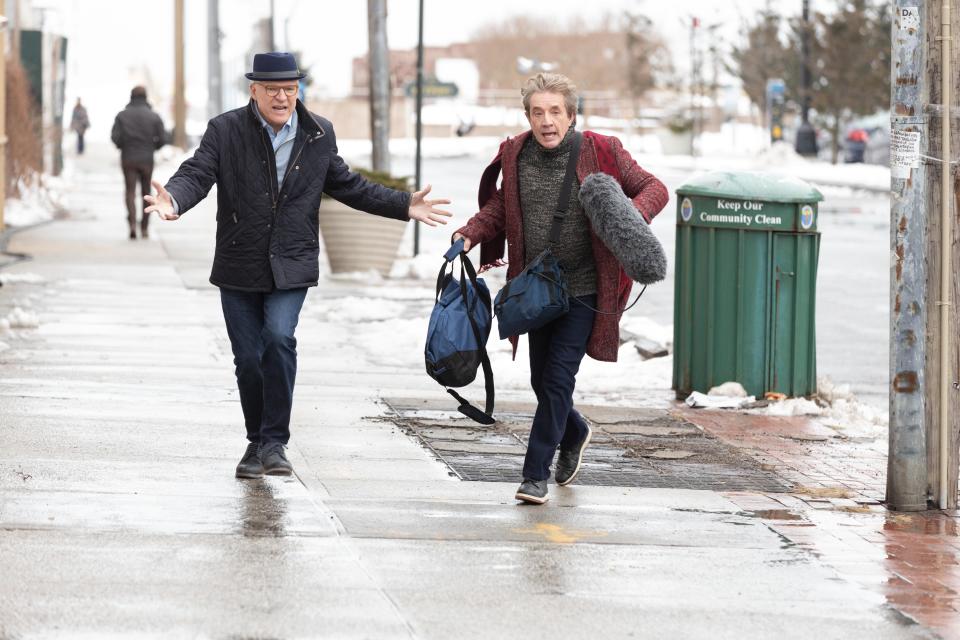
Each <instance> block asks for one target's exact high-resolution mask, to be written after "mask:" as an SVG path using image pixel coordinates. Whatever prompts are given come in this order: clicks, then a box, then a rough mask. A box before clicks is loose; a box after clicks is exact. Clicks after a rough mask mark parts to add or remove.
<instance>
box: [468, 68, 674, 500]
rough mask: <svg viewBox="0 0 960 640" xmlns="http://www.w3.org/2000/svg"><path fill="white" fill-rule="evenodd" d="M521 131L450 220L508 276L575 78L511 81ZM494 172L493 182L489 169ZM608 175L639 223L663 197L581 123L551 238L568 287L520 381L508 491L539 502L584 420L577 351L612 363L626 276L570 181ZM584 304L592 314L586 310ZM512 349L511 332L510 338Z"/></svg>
mask: <svg viewBox="0 0 960 640" xmlns="http://www.w3.org/2000/svg"><path fill="white" fill-rule="evenodd" d="M521 95H522V97H523V108H524V111H525V112H526V116H527V120H528V121H529V122H530V131H527V132H525V133H523V134H521V135H519V136H517V137H515V138H508V139H507V140H506V141H505V142H504V143H503V144H502V145H501V147H500V153H499V154H498V156H497V158H496V159H495V160H494V162H493V164H491V166H490V167H489V168H488V170H487V171H486V172H485V173H484V177H483V179H482V180H481V187H480V206H481V209H480V211H479V212H478V213H477V214H475V215H474V216H473V217H472V218H470V220H469V221H468V222H467V224H466V225H465V226H464V227H462V228H461V229H458V230H457V232H456V233H455V234H454V240H456V239H458V238H461V237H462V238H463V239H464V244H465V249H466V250H469V249H470V247H471V246H476V245H478V244H481V245H482V247H481V252H480V261H481V264H482V265H483V267H484V268H489V267H491V266H498V265H501V264H503V263H502V258H503V255H504V242H506V245H507V257H508V261H507V279H508V280H509V279H512V278H514V277H515V276H516V275H517V274H519V273H520V271H522V270H523V268H524V267H525V266H526V265H527V264H528V263H529V262H530V261H531V260H532V259H533V258H535V257H536V256H537V255H539V253H540V252H541V251H543V249H544V248H546V246H547V243H548V236H549V233H550V226H551V220H552V216H553V211H554V208H555V207H556V206H557V198H558V195H559V192H560V186H561V183H562V181H563V175H564V170H565V167H566V164H567V160H568V158H569V154H570V152H571V146H572V144H571V141H572V139H573V135H574V129H575V121H576V107H577V100H578V98H577V93H576V87H575V86H574V85H573V83H572V82H570V80H569V79H568V78H566V77H564V76H562V75H559V74H538V75H536V76H534V77H532V78H530V79H529V80H527V82H526V83H525V85H524V87H523V89H522V90H521ZM500 171H502V173H503V180H502V182H501V185H500V187H499V188H495V187H496V176H497V174H498V173H499V172H500ZM600 171H602V172H604V173H607V174H610V175H611V176H613V177H614V178H615V179H616V180H617V181H618V182H619V183H620V186H621V187H622V189H623V192H624V193H625V194H626V195H627V197H629V198H630V199H631V200H632V201H633V204H634V206H635V207H636V208H637V210H638V211H639V212H640V214H641V215H642V216H643V217H644V219H645V220H646V221H647V222H649V221H650V220H652V219H653V217H654V216H655V215H656V214H657V213H659V212H660V210H661V209H663V207H664V206H665V205H666V203H667V200H668V194H667V189H666V187H664V185H663V183H662V182H660V181H659V180H658V179H657V178H656V177H654V176H653V175H652V174H650V173H648V172H646V171H644V170H643V169H641V168H640V167H639V166H638V165H637V163H636V162H635V161H634V160H633V158H632V157H631V156H630V154H629V153H628V152H627V151H626V150H624V148H623V145H622V144H621V143H620V141H619V140H617V139H616V138H614V137H608V136H602V135H599V134H595V133H592V132H586V133H585V134H584V136H583V142H582V145H581V150H580V157H579V159H578V161H577V171H576V180H575V181H574V185H573V189H572V193H571V196H570V201H569V203H568V206H567V213H566V216H565V218H564V221H563V226H562V228H561V234H560V237H561V241H560V243H559V245H555V246H554V247H553V248H552V250H553V253H554V255H556V256H557V258H558V259H559V261H560V264H561V266H562V267H563V270H564V274H565V276H566V279H567V287H568V292H569V294H570V298H571V300H570V311H569V312H568V313H567V314H566V315H564V316H562V317H560V318H558V319H556V320H554V321H553V322H551V323H549V324H547V325H546V326H544V327H541V328H540V329H537V330H534V331H531V332H530V382H531V386H532V387H533V391H534V393H535V394H536V397H537V411H536V414H535V415H534V418H533V424H532V426H531V429H530V439H529V442H528V445H527V454H526V457H525V459H524V465H523V482H522V483H521V485H520V488H519V489H518V490H517V493H516V498H517V500H520V501H523V502H528V503H533V504H543V503H544V502H546V501H547V499H548V497H547V493H548V492H547V479H548V478H549V476H550V466H551V464H552V463H553V458H554V455H555V454H556V451H557V447H558V445H559V448H560V454H559V457H558V458H557V464H556V469H555V474H554V479H555V481H556V482H557V484H560V485H566V484H569V483H570V482H572V481H573V479H574V478H575V477H576V475H577V473H578V472H579V470H580V464H581V461H582V459H583V452H584V450H585V449H586V447H587V445H588V444H589V442H590V436H591V431H590V426H589V425H588V424H587V423H586V421H585V420H584V419H583V418H582V417H581V416H580V414H579V413H578V412H577V411H576V410H575V409H574V408H573V391H574V386H575V384H576V375H577V371H578V370H579V368H580V362H581V361H582V360H583V356H584V355H589V356H591V357H593V358H595V359H597V360H603V361H609V362H615V361H616V359H617V351H618V349H619V345H620V336H619V328H618V324H619V317H620V312H621V311H622V309H623V303H622V301H623V300H625V298H626V295H627V294H629V288H630V281H629V279H628V278H626V277H625V276H624V274H623V269H622V268H621V266H620V264H619V263H618V262H617V259H616V258H615V257H614V255H613V253H611V251H610V250H609V249H608V248H607V247H606V246H605V245H604V244H603V242H602V241H601V240H600V239H599V238H598V237H597V235H596V234H595V233H594V232H593V229H592V228H591V226H590V223H589V220H588V219H587V217H586V215H585V214H584V211H583V207H582V206H581V204H580V200H579V186H580V184H582V182H583V180H584V179H585V178H586V177H587V176H588V175H590V174H592V173H597V172H600ZM594 309H597V310H599V311H601V312H602V313H596V312H595V311H594ZM511 342H512V343H513V345H514V350H516V343H517V337H516V336H514V337H512V338H511Z"/></svg>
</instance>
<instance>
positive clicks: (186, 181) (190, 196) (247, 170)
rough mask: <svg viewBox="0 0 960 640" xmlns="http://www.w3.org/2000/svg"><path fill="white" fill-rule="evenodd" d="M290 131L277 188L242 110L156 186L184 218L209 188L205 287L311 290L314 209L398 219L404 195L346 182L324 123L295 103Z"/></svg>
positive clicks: (266, 152) (264, 146) (255, 122)
mask: <svg viewBox="0 0 960 640" xmlns="http://www.w3.org/2000/svg"><path fill="white" fill-rule="evenodd" d="M297 116H298V119H299V127H298V130H297V137H296V140H295V142H294V147H293V151H292V152H291V154H290V162H289V164H288V165H287V173H286V175H285V176H284V179H283V183H282V184H279V185H278V184H277V164H276V160H275V157H274V153H273V146H272V145H271V144H270V139H269V137H268V136H267V132H266V131H265V130H264V128H263V125H262V123H261V122H260V120H259V118H258V117H257V114H256V112H255V111H254V106H253V101H252V100H251V101H250V104H248V105H247V106H246V107H241V108H239V109H234V110H233V111H228V112H226V113H224V114H221V115H219V116H217V117H215V118H214V119H212V120H211V121H210V123H209V124H208V125H207V130H206V132H204V134H203V138H202V139H201V140H200V146H199V147H198V148H197V151H196V153H194V155H193V157H192V158H190V159H189V160H187V161H186V162H184V163H183V164H182V165H180V168H179V169H178V170H177V172H176V173H175V174H174V175H173V177H172V178H170V181H169V182H168V183H167V184H166V189H167V191H169V192H170V195H172V196H173V197H174V199H176V201H177V204H178V205H179V207H180V213H184V212H185V211H187V210H188V209H190V208H191V207H193V206H194V205H196V204H197V203H198V202H200V201H201V200H203V198H205V197H206V195H207V193H208V192H209V191H210V188H211V187H212V186H213V184H214V183H217V185H218V187H217V247H216V253H215V254H214V259H213V271H212V273H211V274H210V282H211V283H213V284H215V285H217V286H218V287H224V288H226V289H236V290H240V291H271V290H273V289H274V288H277V289H295V288H298V287H310V286H314V285H316V284H317V280H318V279H319V275H320V271H319V264H318V256H319V252H320V249H319V245H318V240H319V225H318V215H319V207H320V200H321V198H322V196H323V194H324V193H327V194H328V195H330V196H332V197H334V198H336V199H337V200H339V201H341V202H343V203H344V204H346V205H348V206H350V207H353V208H354V209H360V210H361V211H366V212H368V213H373V214H376V215H379V216H384V217H387V218H395V219H397V220H406V219H407V210H408V208H409V206H410V194H409V193H405V192H402V191H395V190H393V189H388V188H386V187H384V186H382V185H379V184H375V183H372V182H369V181H367V180H366V179H364V178H363V177H362V176H360V175H359V174H356V173H353V172H352V171H350V169H349V167H347V165H346V163H345V162H344V161H343V159H342V158H341V157H340V156H339V155H338V154H337V141H336V136H335V135H334V132H333V126H332V125H331V124H330V122H329V121H328V120H326V119H324V118H321V117H320V116H316V115H314V114H312V113H310V112H309V111H307V109H306V108H305V107H304V106H303V104H301V103H300V102H299V101H297Z"/></svg>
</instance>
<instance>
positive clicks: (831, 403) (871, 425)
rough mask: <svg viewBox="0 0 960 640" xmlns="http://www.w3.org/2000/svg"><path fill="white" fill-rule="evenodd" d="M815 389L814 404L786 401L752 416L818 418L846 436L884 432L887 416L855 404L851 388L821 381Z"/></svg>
mask: <svg viewBox="0 0 960 640" xmlns="http://www.w3.org/2000/svg"><path fill="white" fill-rule="evenodd" d="M817 387H818V389H819V391H818V393H817V396H816V400H817V401H816V402H815V401H814V400H808V399H806V398H789V399H786V400H782V401H780V402H771V403H770V404H769V405H768V406H766V407H764V408H763V409H759V410H756V411H751V413H759V414H762V415H768V416H817V419H818V421H819V422H820V423H822V424H824V425H826V426H828V427H831V428H833V429H837V430H840V431H842V432H843V433H844V434H846V435H853V434H861V435H871V436H877V435H881V434H880V433H879V432H880V431H882V430H885V429H886V427H887V424H888V422H889V417H888V415H887V414H886V413H885V412H882V411H878V410H877V409H875V408H873V407H871V406H870V405H867V404H864V403H862V402H860V401H859V400H857V398H856V396H855V395H854V394H853V393H851V391H850V385H847V384H842V385H838V384H835V383H834V382H833V381H832V380H830V379H829V378H826V377H823V378H819V379H818V380H817Z"/></svg>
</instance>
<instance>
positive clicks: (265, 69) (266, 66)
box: [244, 51, 307, 80]
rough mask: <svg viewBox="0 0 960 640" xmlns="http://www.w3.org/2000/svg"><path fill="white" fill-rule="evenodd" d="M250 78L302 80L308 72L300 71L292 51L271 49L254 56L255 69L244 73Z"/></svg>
mask: <svg viewBox="0 0 960 640" xmlns="http://www.w3.org/2000/svg"><path fill="white" fill-rule="evenodd" d="M244 75H246V76H247V79H248V80H301V79H303V78H306V77H307V74H305V73H300V69H298V68H297V60H296V59H295V58H294V57H293V54H292V53H287V52H285V51H271V52H270V53H258V54H257V55H255V56H253V71H251V72H250V73H247V74H244Z"/></svg>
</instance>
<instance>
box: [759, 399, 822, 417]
mask: <svg viewBox="0 0 960 640" xmlns="http://www.w3.org/2000/svg"><path fill="white" fill-rule="evenodd" d="M822 411H823V410H822V409H821V408H820V405H818V404H817V403H816V402H814V401H812V400H807V399H806V398H788V399H787V400H782V401H781V402H773V403H771V404H770V405H768V406H767V407H766V408H765V409H763V410H762V411H761V412H760V413H763V414H765V415H768V416H819V415H821V414H822Z"/></svg>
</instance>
